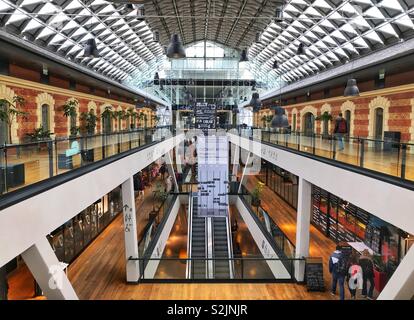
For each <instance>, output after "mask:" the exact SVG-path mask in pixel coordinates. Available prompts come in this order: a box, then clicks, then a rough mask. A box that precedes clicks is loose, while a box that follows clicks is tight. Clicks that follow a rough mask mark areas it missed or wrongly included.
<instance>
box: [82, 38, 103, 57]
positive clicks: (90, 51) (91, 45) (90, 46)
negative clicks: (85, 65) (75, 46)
mask: <svg viewBox="0 0 414 320" xmlns="http://www.w3.org/2000/svg"><path fill="white" fill-rule="evenodd" d="M83 56H84V57H86V58H99V57H100V55H99V52H98V47H97V46H96V42H95V39H93V38H91V39H88V40H86V44H85V48H84V51H83Z"/></svg>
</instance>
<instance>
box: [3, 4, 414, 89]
mask: <svg viewBox="0 0 414 320" xmlns="http://www.w3.org/2000/svg"><path fill="white" fill-rule="evenodd" d="M140 2H143V3H144V4H145V9H146V20H145V21H142V19H139V18H138V17H137V6H136V5H134V6H133V7H129V6H126V5H124V4H119V3H114V2H111V1H104V0H0V23H1V26H2V27H3V28H2V30H1V31H0V32H9V33H13V34H15V35H19V36H21V37H22V39H24V40H25V41H30V42H32V43H35V44H37V45H38V46H41V47H43V48H47V49H49V50H51V51H53V52H57V53H58V54H60V55H62V56H64V57H67V58H68V59H71V60H72V61H75V62H78V63H79V64H82V65H84V66H87V67H89V68H91V69H92V70H95V71H96V72H98V73H101V74H103V75H105V76H107V77H109V78H111V79H114V80H117V81H125V80H127V79H128V78H130V77H131V75H134V76H135V75H139V76H140V77H141V78H142V79H148V80H150V79H152V78H153V75H154V72H155V71H156V70H162V68H163V66H164V64H165V63H166V57H165V55H164V51H163V46H164V45H166V44H167V43H168V41H169V38H170V35H171V34H173V33H178V34H180V35H181V38H182V39H183V42H184V43H185V44H192V43H196V42H198V41H200V40H210V41H213V42H216V43H222V44H223V45H226V46H228V47H230V48H233V49H235V50H237V51H240V50H242V49H244V48H246V47H249V54H248V56H249V59H250V62H249V65H250V67H249V68H250V71H251V72H252V73H253V75H254V76H255V78H256V80H257V81H260V82H267V83H268V84H269V85H270V86H276V83H277V82H278V81H277V79H278V78H279V77H281V78H282V79H283V80H284V81H285V82H293V81H297V80H299V79H301V78H304V77H307V76H310V75H313V74H315V73H318V72H320V71H323V70H324V69H327V68H330V67H332V66H336V65H340V64H343V63H346V62H347V61H348V60H351V59H354V58H356V57H358V56H361V55H365V54H369V53H370V52H372V51H374V50H378V49H381V48H383V47H385V46H389V45H391V44H393V43H396V42H398V41H401V40H402V39H406V38H410V37H412V36H413V35H414V24H413V17H414V1H413V0H382V1H381V0H287V1H286V5H285V8H284V20H283V21H282V22H277V23H276V22H274V19H272V17H273V14H274V11H275V8H276V7H277V5H278V4H280V2H281V1H279V0H242V1H240V0H226V1H215V0H210V1H202V0H192V1H189V0H171V1H164V0H162V1H161V0H151V1H140ZM152 30H157V31H158V32H159V33H160V43H158V42H155V41H154V40H153V32H152ZM258 32H261V37H260V41H259V42H255V41H256V39H255V38H256V34H257V33H258ZM91 37H94V38H95V39H96V42H97V45H98V49H99V52H100V54H101V58H85V57H83V44H84V42H85V41H86V40H87V39H89V38H91ZM299 43H303V44H304V45H306V46H307V48H308V50H307V54H306V55H301V56H298V55H297V47H298V45H299ZM275 60H277V61H278V64H279V67H278V68H277V69H276V70H273V68H272V67H273V63H274V61H275Z"/></svg>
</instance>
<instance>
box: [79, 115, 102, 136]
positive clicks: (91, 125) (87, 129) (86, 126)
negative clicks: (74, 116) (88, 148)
mask: <svg viewBox="0 0 414 320" xmlns="http://www.w3.org/2000/svg"><path fill="white" fill-rule="evenodd" d="M80 119H81V121H82V127H81V133H84V134H88V135H92V134H94V133H95V128H96V121H97V119H98V117H97V116H96V115H95V112H94V111H93V110H89V112H82V113H81V115H80Z"/></svg>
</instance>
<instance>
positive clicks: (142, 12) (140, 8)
mask: <svg viewBox="0 0 414 320" xmlns="http://www.w3.org/2000/svg"><path fill="white" fill-rule="evenodd" d="M137 20H138V21H144V20H145V8H144V5H143V4H141V5H139V6H138V9H137Z"/></svg>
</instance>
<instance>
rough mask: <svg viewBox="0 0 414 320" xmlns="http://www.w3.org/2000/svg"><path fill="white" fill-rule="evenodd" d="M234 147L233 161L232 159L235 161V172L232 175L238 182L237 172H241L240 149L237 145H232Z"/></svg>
mask: <svg viewBox="0 0 414 320" xmlns="http://www.w3.org/2000/svg"><path fill="white" fill-rule="evenodd" d="M232 146H233V152H232V154H233V159H232V161H233V163H232V164H233V172H232V175H233V179H234V181H237V172H238V171H239V164H240V147H239V146H237V145H235V144H232Z"/></svg>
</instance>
